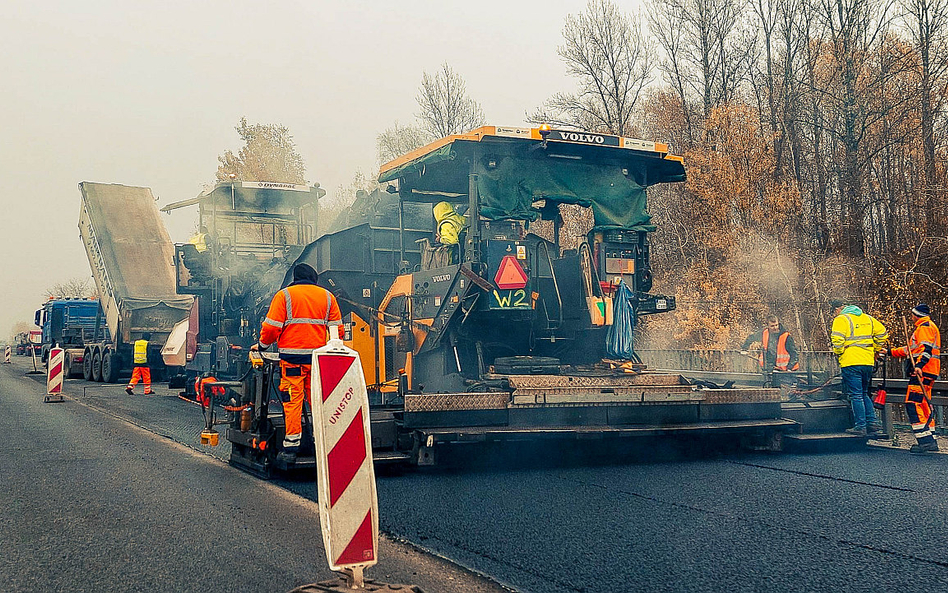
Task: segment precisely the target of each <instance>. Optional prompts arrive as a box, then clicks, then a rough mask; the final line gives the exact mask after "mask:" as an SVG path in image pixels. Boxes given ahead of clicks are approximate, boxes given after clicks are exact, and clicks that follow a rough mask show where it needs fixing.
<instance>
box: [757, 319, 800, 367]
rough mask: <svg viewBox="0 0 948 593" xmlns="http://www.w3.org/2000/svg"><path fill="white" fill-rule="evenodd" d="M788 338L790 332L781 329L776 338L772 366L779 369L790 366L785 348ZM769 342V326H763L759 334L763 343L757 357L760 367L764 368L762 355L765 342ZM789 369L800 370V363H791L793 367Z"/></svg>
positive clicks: (765, 350)
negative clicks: (775, 354)
mask: <svg viewBox="0 0 948 593" xmlns="http://www.w3.org/2000/svg"><path fill="white" fill-rule="evenodd" d="M788 338H790V332H788V331H783V332H782V333H781V334H780V337H778V338H777V361H776V363H775V364H774V366H775V367H776V368H777V369H779V370H781V371H785V370H787V367H788V366H790V351H789V350H787V339H788ZM769 342H770V328H768V327H765V328H764V331H763V333H762V334H761V343H762V344H763V349H762V350H761V352H760V355H759V356H758V357H757V362H759V363H760V368H764V355H765V354H766V353H767V344H768V343H769ZM790 370H791V371H797V370H800V364H799V363H797V362H794V363H793V368H791V369H790Z"/></svg>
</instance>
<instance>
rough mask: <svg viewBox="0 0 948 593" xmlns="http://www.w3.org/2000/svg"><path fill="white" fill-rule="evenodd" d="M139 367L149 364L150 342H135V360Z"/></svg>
mask: <svg viewBox="0 0 948 593" xmlns="http://www.w3.org/2000/svg"><path fill="white" fill-rule="evenodd" d="M132 362H134V363H135V364H137V365H143V364H148V340H135V358H134V360H133V361H132Z"/></svg>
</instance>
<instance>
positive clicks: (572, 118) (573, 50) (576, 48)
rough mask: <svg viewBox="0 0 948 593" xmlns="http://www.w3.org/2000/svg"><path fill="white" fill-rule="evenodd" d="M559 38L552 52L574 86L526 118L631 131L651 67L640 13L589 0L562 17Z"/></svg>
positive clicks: (651, 57)
mask: <svg viewBox="0 0 948 593" xmlns="http://www.w3.org/2000/svg"><path fill="white" fill-rule="evenodd" d="M563 39H564V40H565V41H566V43H564V44H563V45H561V46H559V47H558V48H557V53H558V54H559V56H560V58H562V60H563V61H564V62H565V63H566V70H567V72H568V73H569V74H570V76H573V77H574V78H576V79H578V81H579V89H578V90H577V91H576V92H575V93H556V94H555V95H553V97H551V98H550V99H548V100H547V101H546V103H545V104H544V105H543V106H542V107H541V108H540V109H538V110H537V111H536V112H535V113H534V114H533V115H532V116H531V117H530V120H531V121H533V122H536V123H542V122H546V123H551V124H556V125H561V126H569V127H576V128H581V129H585V130H592V131H597V132H607V133H610V134H618V135H622V134H626V135H628V134H632V133H633V126H632V116H633V112H634V110H635V106H636V104H637V103H638V101H639V98H640V96H641V95H642V91H643V89H644V88H645V87H646V85H648V83H649V82H650V81H651V78H652V72H653V70H654V66H655V51H654V49H653V46H652V43H651V42H650V41H649V40H648V38H647V37H646V36H645V35H644V34H643V32H642V26H641V22H640V18H639V16H638V15H635V16H631V15H626V14H623V13H622V12H620V11H619V9H618V8H617V7H616V5H615V4H613V3H612V2H610V1H609V0H590V1H589V4H587V5H586V11H585V12H583V13H580V14H578V15H569V16H567V17H566V24H565V25H564V27H563Z"/></svg>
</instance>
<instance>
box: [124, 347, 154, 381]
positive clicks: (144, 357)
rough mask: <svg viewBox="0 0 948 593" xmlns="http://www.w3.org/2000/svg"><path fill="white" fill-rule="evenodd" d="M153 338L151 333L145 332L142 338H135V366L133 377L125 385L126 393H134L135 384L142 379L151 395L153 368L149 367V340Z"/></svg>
mask: <svg viewBox="0 0 948 593" xmlns="http://www.w3.org/2000/svg"><path fill="white" fill-rule="evenodd" d="M149 340H151V334H150V333H148V332H145V333H143V334H142V338H141V339H140V340H135V349H134V351H133V352H134V353H133V355H132V356H134V359H133V360H132V362H133V363H134V365H135V368H133V369H132V378H131V379H130V380H129V381H128V385H126V386H125V393H127V394H129V395H132V394H134V389H135V385H137V384H138V381H139V380H141V382H142V385H144V386H145V395H151V393H152V391H151V369H150V368H149V367H148V341H149Z"/></svg>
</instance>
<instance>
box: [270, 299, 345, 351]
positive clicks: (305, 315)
mask: <svg viewBox="0 0 948 593" xmlns="http://www.w3.org/2000/svg"><path fill="white" fill-rule="evenodd" d="M330 327H332V328H338V329H337V330H336V331H337V332H338V333H337V335H338V336H339V337H340V338H341V337H342V331H341V327H342V314H341V313H340V311H339V303H337V302H336V299H335V298H334V297H333V296H332V293H331V292H329V291H328V290H326V289H325V288H322V287H320V286H316V285H315V284H302V283H301V284H292V285H290V286H288V287H286V288H284V289H283V290H281V291H280V292H278V293H276V294H275V295H273V300H272V301H270V309H269V311H267V317H266V319H264V320H263V325H262V327H261V328H260V345H261V346H262V347H264V348H267V347H269V346H270V345H271V344H273V343H274V342H276V344H277V346H278V347H279V348H280V358H281V359H283V360H285V361H287V362H290V363H293V364H310V363H311V361H312V358H311V357H312V352H313V350H315V349H316V348H321V347H322V346H325V345H326V342H328V341H329V328H330Z"/></svg>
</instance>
